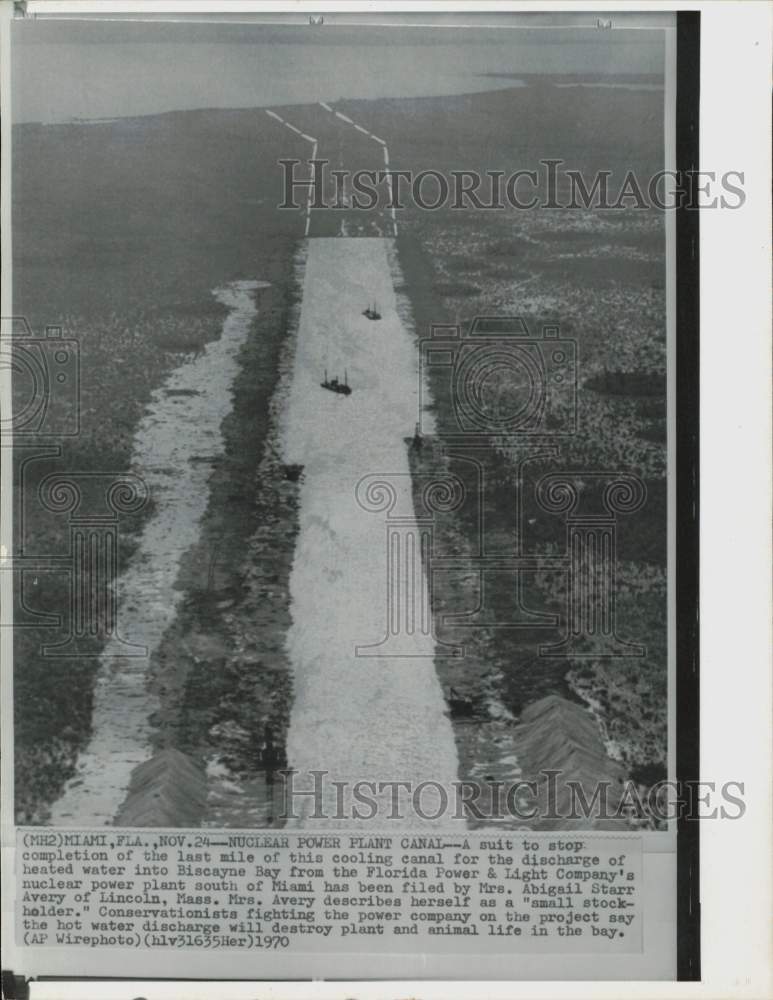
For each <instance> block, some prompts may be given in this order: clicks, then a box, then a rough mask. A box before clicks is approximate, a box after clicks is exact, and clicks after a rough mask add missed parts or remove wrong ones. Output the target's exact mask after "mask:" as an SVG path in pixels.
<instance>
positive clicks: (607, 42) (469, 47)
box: [11, 15, 664, 122]
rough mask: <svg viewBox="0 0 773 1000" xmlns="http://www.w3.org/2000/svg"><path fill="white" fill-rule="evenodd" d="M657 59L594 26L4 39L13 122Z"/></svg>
mask: <svg viewBox="0 0 773 1000" xmlns="http://www.w3.org/2000/svg"><path fill="white" fill-rule="evenodd" d="M464 16H465V20H466V21H467V22H469V21H471V20H472V21H474V18H473V16H472V15H464ZM380 17H381V19H382V20H383V19H384V18H385V15H380ZM562 20H566V18H565V17H564V18H562ZM521 23H522V22H521ZM663 52H664V47H663V32H662V31H661V30H627V29H619V28H616V29H615V30H614V31H600V30H598V29H597V28H596V27H595V26H593V27H590V28H585V27H583V28H579V27H578V28H562V27H555V28H551V29H550V30H549V31H548V30H534V29H533V28H532V29H526V28H520V27H513V28H509V27H506V26H500V27H497V28H483V27H470V28H461V27H444V28H438V29H428V28H423V27H411V28H407V27H404V26H397V25H393V24H390V23H388V22H387V23H385V24H380V25H378V26H371V25H364V26H362V25H361V26H346V25H330V24H326V25H324V26H322V27H319V28H315V27H312V26H310V25H308V23H300V24H297V25H272V24H254V23H253V24H233V23H232V24H222V23H195V24H194V23H190V22H187V23H181V22H177V23H169V22H159V21H156V22H130V21H109V22H105V21H102V22H100V21H94V20H91V21H88V20H49V21H45V20H24V21H18V22H15V23H14V24H13V33H12V57H11V68H12V80H11V90H12V106H13V120H14V122H31V121H42V122H61V121H68V120H71V119H73V118H112V117H123V116H132V115H144V114H156V113H159V112H163V111H174V110H186V109H193V108H242V107H277V106H281V105H287V104H300V103H311V102H314V101H328V102H331V101H336V100H339V99H341V98H360V99H368V98H378V97H429V96H440V95H444V94H456V93H471V92H474V91H481V90H489V89H494V88H501V87H510V86H513V84H514V80H513V77H516V78H517V76H518V74H519V73H523V74H533V73H550V74H556V73H564V74H573V73H594V74H599V75H601V76H602V77H603V76H604V75H608V74H654V75H656V76H662V73H663ZM488 74H511V75H512V76H510V77H507V76H498V75H488Z"/></svg>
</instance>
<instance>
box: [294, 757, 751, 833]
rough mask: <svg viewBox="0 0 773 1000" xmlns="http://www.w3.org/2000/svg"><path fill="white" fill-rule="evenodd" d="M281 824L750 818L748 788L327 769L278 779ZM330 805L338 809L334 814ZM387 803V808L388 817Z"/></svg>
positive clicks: (560, 775)
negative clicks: (416, 776)
mask: <svg viewBox="0 0 773 1000" xmlns="http://www.w3.org/2000/svg"><path fill="white" fill-rule="evenodd" d="M276 778H278V779H280V780H278V781H277V782H276V784H277V791H278V795H277V798H278V801H279V803H280V807H279V809H278V813H277V816H278V818H279V819H282V820H288V819H289V820H294V819H299V818H300V817H301V814H302V815H303V816H304V818H305V819H306V820H311V821H314V820H331V819H332V820H357V821H362V820H364V821H370V820H373V821H374V822H380V821H381V820H392V821H404V820H406V819H420V820H425V821H430V822H437V821H439V820H462V819H466V818H470V819H473V820H476V821H480V822H497V821H503V822H508V823H510V824H512V822H513V821H516V822H519V823H528V824H532V825H533V824H542V823H548V824H549V823H555V822H557V821H577V822H581V823H583V824H588V823H591V824H603V823H605V822H620V821H627V822H628V823H629V824H630V825H631V826H632V827H633V826H636V825H644V824H646V823H647V822H648V821H652V820H655V821H657V822H659V823H661V824H662V823H667V822H669V821H672V820H677V819H687V820H698V819H701V820H703V819H730V820H735V819H741V818H742V817H743V816H744V814H745V812H746V802H745V799H744V796H745V791H746V788H745V783H744V782H743V781H725V782H722V783H717V782H714V781H699V780H695V781H670V780H668V779H663V780H661V781H658V782H656V783H655V784H653V785H651V786H649V787H646V788H645V787H644V786H642V785H637V784H636V783H635V782H634V781H630V780H629V781H626V782H622V783H620V782H612V781H609V780H598V781H593V782H588V781H585V782H582V781H580V780H578V779H577V778H576V776H575V777H572V776H570V775H567V774H564V772H562V771H561V770H560V769H544V770H542V771H540V772H539V773H538V774H537V775H536V776H535V778H534V779H532V780H528V781H527V780H520V779H518V780H513V781H501V780H494V779H487V780H485V781H477V780H465V781H454V782H452V783H451V784H450V785H448V784H442V783H440V782H438V781H433V780H424V781H419V782H417V781H415V780H411V779H407V778H405V779H396V778H393V779H389V780H381V781H373V780H365V779H363V780H360V781H354V782H352V781H339V780H335V779H333V778H332V777H331V776H330V772H329V771H327V770H324V769H320V770H313V771H309V772H307V773H304V774H300V773H299V772H298V771H297V770H294V769H285V770H281V771H277V772H276ZM331 803H334V804H335V808H334V809H333V810H331ZM385 803H386V804H387V805H388V808H387V810H386V811H385V810H384V805H385Z"/></svg>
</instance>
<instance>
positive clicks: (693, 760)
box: [675, 11, 701, 981]
mask: <svg viewBox="0 0 773 1000" xmlns="http://www.w3.org/2000/svg"><path fill="white" fill-rule="evenodd" d="M700 17H701V16H700V12H698V11H680V12H678V13H677V15H676V169H677V171H678V172H679V174H680V176H681V178H682V182H683V184H684V186H685V190H687V191H689V192H690V194H689V195H688V197H687V198H686V202H687V205H691V204H697V202H694V201H693V196H694V195H695V194H696V193H697V192H695V191H694V190H693V189H694V188H695V187H696V186H697V185H696V181H695V176H694V174H692V173H688V171H697V169H698V140H699V134H698V112H699V101H700ZM699 215H700V213H699V212H698V211H697V210H695V209H694V208H689V207H683V206H680V207H679V208H678V209H677V213H676V385H677V394H676V431H675V446H676V525H677V545H676V657H677V662H676V778H677V781H678V783H679V787H680V789H682V790H684V789H688V788H689V787H690V784H689V783H691V782H695V781H697V780H698V778H699V768H700V743H699V737H700V719H699V695H700V682H699V671H698V657H699V645H698V640H699V631H698V610H699V603H698V594H699V591H698V587H699V576H698V570H699V561H698V560H699V523H698V511H699V508H698V471H699V465H698V463H699V444H700V441H699V435H698V415H699V408H698V406H699V371H700V369H699V361H700V345H699V315H700V312H699V311H700V288H699V263H700V262H699V255H698V233H699V228H698V226H699V222H698V220H699ZM691 813H692V810H686V811H685V814H684V815H682V816H680V818H679V820H678V821H677V840H676V863H677V879H676V881H677V885H676V889H677V897H676V934H677V979H679V980H685V981H695V980H699V979H700V977H701V940H700V931H701V919H700V882H699V870H700V869H699V860H700V841H699V823H698V822H697V816H695V817H693V816H692V815H691Z"/></svg>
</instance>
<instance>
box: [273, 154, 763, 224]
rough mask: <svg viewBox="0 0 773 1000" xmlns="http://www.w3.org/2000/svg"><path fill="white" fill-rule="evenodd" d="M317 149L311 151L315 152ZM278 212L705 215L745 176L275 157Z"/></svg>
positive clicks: (554, 162)
mask: <svg viewBox="0 0 773 1000" xmlns="http://www.w3.org/2000/svg"><path fill="white" fill-rule="evenodd" d="M315 148H316V147H315ZM278 163H279V165H280V167H281V170H282V201H281V202H280V203H279V205H278V207H279V208H280V209H293V210H300V209H304V210H305V209H307V208H311V209H326V210H330V211H344V210H346V211H349V210H351V209H354V210H356V211H361V212H369V211H374V210H379V211H380V210H381V209H382V208H386V209H389V210H390V211H392V212H394V211H401V210H402V209H405V208H406V207H415V208H418V209H421V210H422V211H428V212H433V211H437V210H438V209H451V210H453V211H469V210H473V211H503V210H505V209H508V208H511V209H517V210H519V211H531V210H534V209H548V210H550V209H552V210H562V209H564V210H565V209H586V210H587V209H601V210H604V211H608V210H615V209H617V210H627V209H632V208H633V209H642V210H646V209H657V210H659V211H671V210H673V209H679V208H687V209H699V208H700V209H705V208H723V209H736V208H741V207H742V206H743V205H744V203H745V201H746V192H745V190H744V183H745V173H744V171H742V170H726V171H725V172H724V173H721V174H718V173H717V172H716V171H713V170H687V171H677V170H665V169H664V170H658V171H656V172H655V173H653V174H651V175H648V176H645V177H641V176H639V175H638V174H637V173H636V172H635V171H633V170H628V171H626V172H625V173H624V174H622V175H621V174H620V172H618V173H615V172H614V171H612V170H599V171H596V172H595V173H593V174H591V175H590V176H589V175H588V174H587V173H586V172H584V171H582V170H578V169H575V168H572V167H567V166H566V165H565V161H564V160H561V159H542V160H539V161H538V163H537V165H536V166H535V167H532V168H521V169H517V170H509V171H508V170H486V171H483V172H480V171H477V170H450V171H443V170H436V169H433V168H428V169H424V170H396V169H394V168H392V167H389V166H385V167H383V168H382V169H379V170H346V169H333V168H331V167H330V160H328V159H324V158H316V157H313V158H310V159H308V160H301V159H295V158H287V159H280V160H279V161H278Z"/></svg>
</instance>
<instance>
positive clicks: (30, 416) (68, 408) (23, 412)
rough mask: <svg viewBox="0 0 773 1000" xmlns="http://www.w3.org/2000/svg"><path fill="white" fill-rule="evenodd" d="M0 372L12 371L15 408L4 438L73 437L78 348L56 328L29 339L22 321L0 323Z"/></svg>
mask: <svg viewBox="0 0 773 1000" xmlns="http://www.w3.org/2000/svg"><path fill="white" fill-rule="evenodd" d="M0 369H5V370H6V371H10V372H11V383H12V399H13V406H12V412H11V414H10V415H8V414H7V413H6V414H4V416H3V417H2V418H0V430H1V431H2V432H3V433H12V434H14V435H18V434H34V435H36V436H37V437H74V436H76V435H77V434H78V432H79V430H80V406H79V396H80V346H79V344H78V341H77V340H74V339H73V338H72V337H64V336H62V328H61V327H60V326H47V327H46V329H45V336H43V337H36V336H34V335H33V333H32V330H31V329H30V325H29V323H28V322H27V320H26V319H24V318H23V317H9V318H2V319H0Z"/></svg>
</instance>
